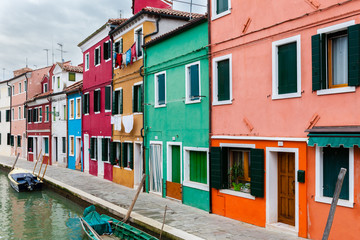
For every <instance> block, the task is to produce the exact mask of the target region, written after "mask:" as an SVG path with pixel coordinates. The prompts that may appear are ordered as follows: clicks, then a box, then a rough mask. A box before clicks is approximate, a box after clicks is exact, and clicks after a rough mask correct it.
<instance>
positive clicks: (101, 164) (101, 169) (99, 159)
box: [96, 137, 104, 177]
mask: <svg viewBox="0 0 360 240" xmlns="http://www.w3.org/2000/svg"><path fill="white" fill-rule="evenodd" d="M102 139H103V138H102V137H98V138H97V139H96V140H97V141H98V143H97V151H98V155H97V163H98V176H101V177H104V161H103V159H102Z"/></svg>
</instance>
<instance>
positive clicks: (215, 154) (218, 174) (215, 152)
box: [210, 147, 223, 189]
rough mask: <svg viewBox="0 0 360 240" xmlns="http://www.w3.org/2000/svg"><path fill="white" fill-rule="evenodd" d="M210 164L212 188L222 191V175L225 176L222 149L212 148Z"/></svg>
mask: <svg viewBox="0 0 360 240" xmlns="http://www.w3.org/2000/svg"><path fill="white" fill-rule="evenodd" d="M210 157H211V159H210V164H211V174H210V181H211V187H213V188H216V189H222V188H223V186H222V179H223V177H222V175H223V170H222V169H223V166H222V159H221V148H220V147H211V148H210Z"/></svg>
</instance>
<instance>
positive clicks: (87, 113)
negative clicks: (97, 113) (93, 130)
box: [83, 92, 90, 116]
mask: <svg viewBox="0 0 360 240" xmlns="http://www.w3.org/2000/svg"><path fill="white" fill-rule="evenodd" d="M86 95H87V96H86ZM83 96H84V97H83V98H84V99H83V101H85V98H88V99H87V101H88V102H87V103H88V107H85V109H86V111H87V112H86V113H85V114H84V116H87V115H89V114H90V92H86V93H84V94H83Z"/></svg>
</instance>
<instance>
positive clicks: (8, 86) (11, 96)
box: [5, 82, 15, 155]
mask: <svg viewBox="0 0 360 240" xmlns="http://www.w3.org/2000/svg"><path fill="white" fill-rule="evenodd" d="M6 85H7V86H8V91H9V87H10V109H9V111H10V113H9V121H10V148H11V122H12V121H11V106H12V89H11V86H10V85H9V82H7V83H6ZM5 118H6V112H5ZM5 121H6V119H5ZM14 146H15V143H14ZM10 155H11V151H10Z"/></svg>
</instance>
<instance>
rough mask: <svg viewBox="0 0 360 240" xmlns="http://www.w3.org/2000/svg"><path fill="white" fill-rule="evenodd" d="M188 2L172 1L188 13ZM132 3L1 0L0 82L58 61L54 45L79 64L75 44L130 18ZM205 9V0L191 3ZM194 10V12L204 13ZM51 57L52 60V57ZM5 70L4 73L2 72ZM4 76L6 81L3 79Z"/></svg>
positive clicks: (115, 0)
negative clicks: (23, 70) (111, 22)
mask: <svg viewBox="0 0 360 240" xmlns="http://www.w3.org/2000/svg"><path fill="white" fill-rule="evenodd" d="M190 1H191V0H174V5H173V8H174V9H176V10H182V11H189V8H190V4H186V3H183V2H188V3H189V2H190ZM131 2H132V1H131V0H56V1H54V0H0V80H4V79H9V78H12V77H13V70H16V69H20V68H22V67H25V66H26V59H27V63H28V67H30V68H32V69H36V68H41V67H45V66H46V65H47V54H46V51H45V50H44V49H49V51H48V61H49V65H51V64H52V62H53V60H54V61H55V62H56V61H61V54H60V51H59V50H58V49H60V47H59V45H58V44H57V43H60V44H62V45H63V50H64V51H66V52H65V53H64V59H65V61H67V60H71V61H72V64H73V65H78V64H80V63H81V62H82V53H81V50H80V48H78V47H77V44H78V43H79V42H81V41H82V40H84V39H85V38H86V37H87V36H89V35H90V34H91V33H93V32H94V31H95V30H96V29H98V28H99V27H100V26H102V25H103V24H104V23H105V22H106V21H107V20H108V19H109V18H117V17H119V16H120V11H121V14H122V17H126V18H129V17H131V16H132V11H131ZM192 2H193V3H195V4H199V5H204V6H205V5H206V2H207V0H193V1H192ZM206 10H207V9H206V7H201V6H193V11H194V12H198V13H204V12H206ZM53 54H54V57H53V56H52V55H53ZM4 69H5V71H4ZM3 76H5V78H4V77H3Z"/></svg>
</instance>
